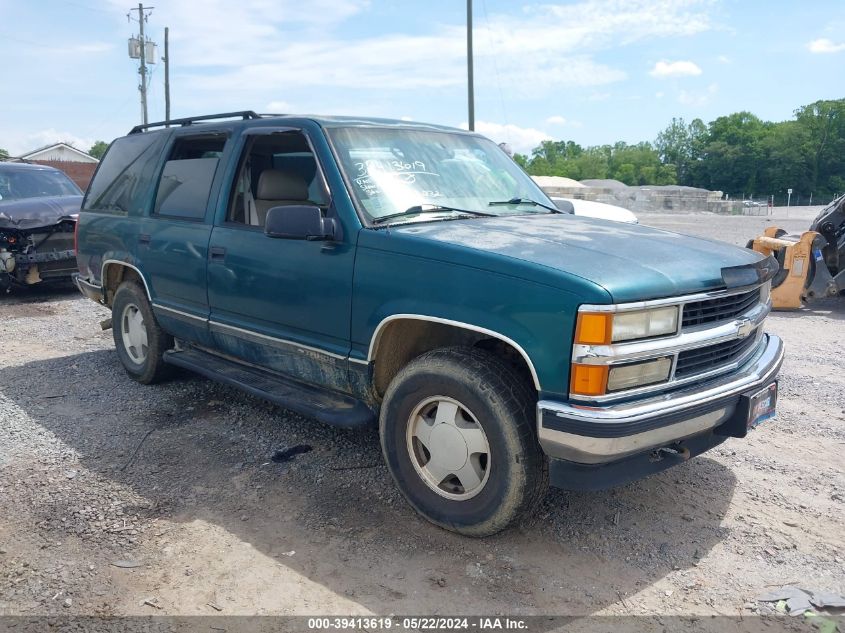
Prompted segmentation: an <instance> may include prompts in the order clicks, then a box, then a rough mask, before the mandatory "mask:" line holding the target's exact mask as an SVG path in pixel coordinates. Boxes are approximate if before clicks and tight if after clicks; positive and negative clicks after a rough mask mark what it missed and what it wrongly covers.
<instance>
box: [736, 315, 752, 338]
mask: <svg viewBox="0 0 845 633" xmlns="http://www.w3.org/2000/svg"><path fill="white" fill-rule="evenodd" d="M753 331H754V323H753V322H751V321H750V320H749V319H743V320H741V321H737V324H736V335H737V338H746V337H747V336H748V335H749V334H751V332H753Z"/></svg>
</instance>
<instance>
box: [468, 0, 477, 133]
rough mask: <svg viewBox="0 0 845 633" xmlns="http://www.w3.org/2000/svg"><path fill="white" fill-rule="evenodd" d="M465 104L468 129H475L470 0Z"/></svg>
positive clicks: (470, 7)
mask: <svg viewBox="0 0 845 633" xmlns="http://www.w3.org/2000/svg"><path fill="white" fill-rule="evenodd" d="M467 105H468V107H469V129H470V130H475V91H474V89H473V75H472V0H467Z"/></svg>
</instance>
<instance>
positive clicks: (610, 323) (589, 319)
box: [575, 306, 678, 345]
mask: <svg viewBox="0 0 845 633" xmlns="http://www.w3.org/2000/svg"><path fill="white" fill-rule="evenodd" d="M677 331H678V306H666V307H662V308H651V309H648V310H635V311H632V312H617V313H612V312H581V313H579V314H578V325H577V327H576V329H575V342H576V343H581V344H582V345H608V344H609V343H618V342H620V341H634V340H637V339H643V338H653V337H655V336H665V335H667V334H674V333H675V332H677Z"/></svg>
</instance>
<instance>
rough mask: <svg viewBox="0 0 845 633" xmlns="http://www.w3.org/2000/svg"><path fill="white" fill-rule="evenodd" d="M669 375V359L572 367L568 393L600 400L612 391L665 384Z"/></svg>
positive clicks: (578, 364) (576, 365)
mask: <svg viewBox="0 0 845 633" xmlns="http://www.w3.org/2000/svg"><path fill="white" fill-rule="evenodd" d="M671 371H672V359H671V358H670V357H669V356H665V357H663V358H656V359H654V360H647V361H643V362H637V363H628V364H626V365H616V366H615V367H609V366H607V365H582V364H580V363H573V364H572V379H571V381H570V391H571V393H572V394H573V395H580V396H603V395H604V394H606V393H610V392H611V391H621V390H622V389H633V388H634V387H645V386H646V385H653V384H655V383H658V382H665V381H666V380H669V374H670V372H671Z"/></svg>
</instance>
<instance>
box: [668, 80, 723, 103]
mask: <svg viewBox="0 0 845 633" xmlns="http://www.w3.org/2000/svg"><path fill="white" fill-rule="evenodd" d="M717 92H719V84H716V83H712V84H710V85H709V86H707V90H706V91H705V92H694V91H687V90H681V92H680V93H679V94H678V103H681V104H683V105H686V106H695V107H700V106H703V105H707V104H708V103H709V102H710V100H711V99H712V98H713V96H715V95H716V93H717Z"/></svg>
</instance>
